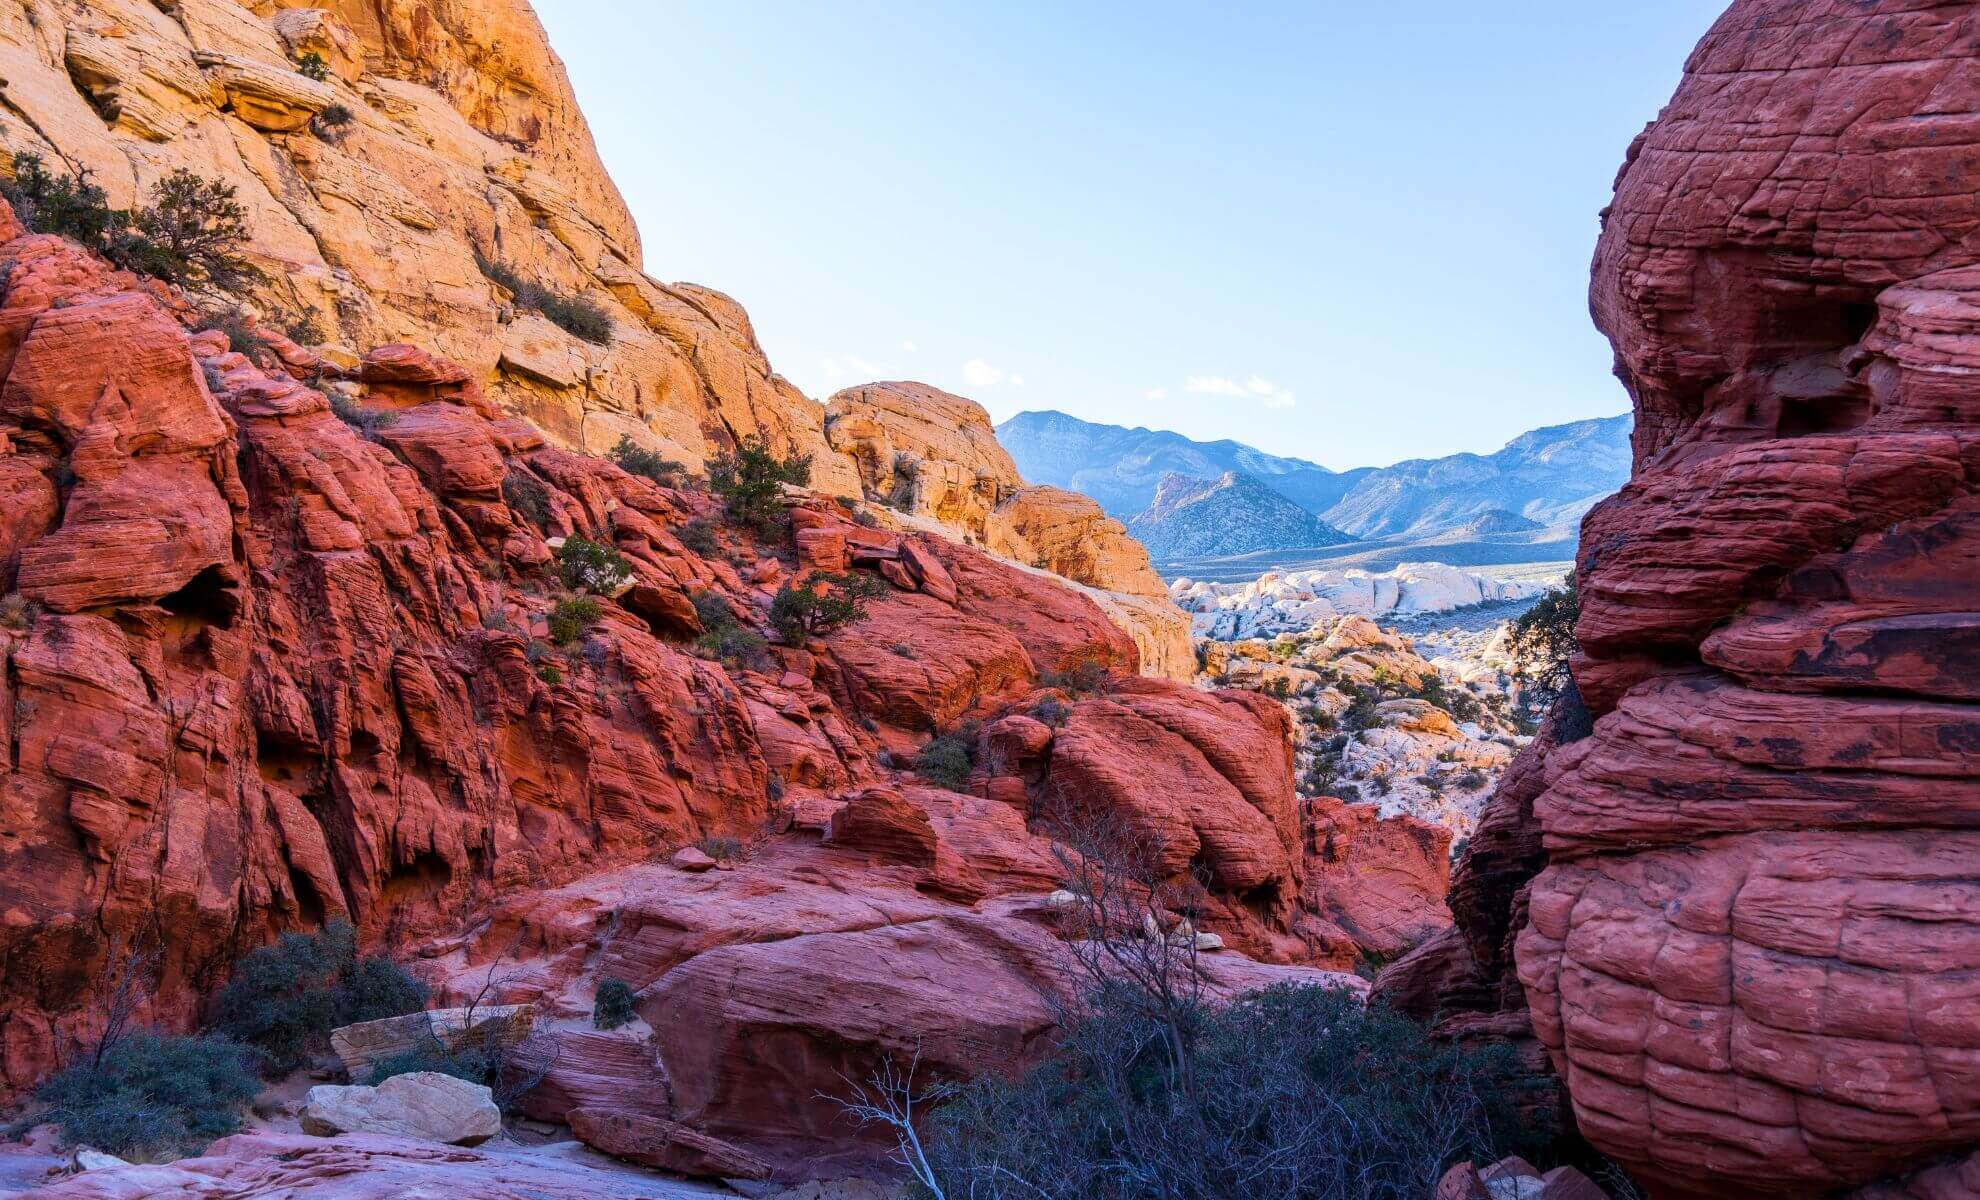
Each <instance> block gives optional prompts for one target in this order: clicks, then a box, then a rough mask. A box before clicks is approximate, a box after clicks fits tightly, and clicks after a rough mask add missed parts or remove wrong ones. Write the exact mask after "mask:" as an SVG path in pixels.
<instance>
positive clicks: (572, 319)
mask: <svg viewBox="0 0 1980 1200" xmlns="http://www.w3.org/2000/svg"><path fill="white" fill-rule="evenodd" d="M477 261H478V262H479V264H480V266H481V273H482V274H483V275H484V276H486V277H487V278H488V279H489V280H491V281H492V282H494V283H498V284H500V285H501V286H502V287H504V288H506V289H508V291H509V294H510V295H512V296H514V297H515V302H516V307H517V308H523V309H528V310H529V311H531V312H534V313H538V314H540V315H541V316H542V317H543V318H544V319H545V320H547V321H549V322H550V323H551V324H552V325H555V326H557V328H559V329H561V330H563V331H564V332H565V333H568V334H570V335H571V336H572V337H575V338H581V339H583V340H584V341H587V342H590V343H592V344H593V345H597V346H609V345H611V344H612V317H611V314H610V313H607V312H606V311H605V309H604V308H603V307H601V306H599V305H598V304H596V303H594V302H592V301H590V300H587V299H586V298H585V297H583V296H575V295H571V294H569V293H566V292H560V291H558V290H557V289H555V288H553V287H549V286H548V285H545V284H541V283H537V282H536V281H535V280H532V279H525V278H523V276H522V274H521V273H520V272H519V271H517V270H516V269H515V268H514V267H511V266H509V265H508V264H507V263H501V262H496V261H494V260H492V259H487V258H478V259H477Z"/></svg>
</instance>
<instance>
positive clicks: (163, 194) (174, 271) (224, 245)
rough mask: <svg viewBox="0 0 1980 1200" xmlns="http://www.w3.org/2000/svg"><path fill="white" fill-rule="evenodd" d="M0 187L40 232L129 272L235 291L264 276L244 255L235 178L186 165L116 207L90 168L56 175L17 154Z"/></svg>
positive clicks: (33, 157) (242, 212)
mask: <svg viewBox="0 0 1980 1200" xmlns="http://www.w3.org/2000/svg"><path fill="white" fill-rule="evenodd" d="M13 168H14V177H13V179H12V180H11V181H9V182H8V183H7V184H5V185H4V187H0V192H4V194H5V195H6V197H7V200H8V202H9V203H10V204H11V205H13V208H14V212H15V215H16V216H18V217H19V218H20V219H21V222H22V223H23V224H25V225H26V226H27V227H28V228H30V229H33V230H35V231H36V232H38V233H53V234H60V235H61V236H63V237H66V238H69V239H70V240H72V241H75V242H77V243H79V244H81V245H83V246H85V247H87V248H88V249H90V250H94V251H96V252H97V253H98V254H101V255H102V256H103V257H105V258H107V259H109V260H110V261H111V262H112V263H114V264H116V265H117V266H119V267H122V268H123V269H125V270H127V271H136V272H138V273H139V274H141V275H151V276H154V277H156V278H159V279H163V280H165V281H167V282H168V283H175V284H179V285H181V286H185V287H193V288H199V289H203V290H214V289H217V290H219V291H223V292H230V291H235V290H237V289H239V288H240V287H242V286H243V285H246V284H249V283H253V282H256V281H258V280H260V279H261V278H263V276H262V273H261V271H260V270H259V269H257V268H256V267H255V266H253V264H251V263H249V262H248V261H247V259H245V258H243V257H242V256H241V249H242V247H244V246H245V245H246V244H247V241H248V228H247V209H245V208H244V207H242V206H241V203H240V201H239V200H236V199H235V198H234V197H235V192H234V188H233V186H232V185H230V184H225V183H219V182H217V181H214V180H210V179H202V178H201V177H200V176H198V175H195V174H193V173H192V172H191V171H188V170H186V169H185V168H183V167H181V168H179V169H178V170H175V171H173V172H172V173H171V174H169V175H167V176H166V177H165V178H163V179H161V180H159V181H158V183H157V184H155V185H153V187H152V189H151V192H150V195H149V200H150V203H148V204H146V205H143V206H141V207H138V208H136V209H122V208H114V207H112V206H111V204H110V202H109V198H108V196H107V195H106V194H105V192H104V191H103V189H102V188H100V187H98V186H96V185H95V184H94V183H91V182H90V177H89V172H88V171H87V170H83V171H79V172H78V173H77V174H75V175H73V176H69V175H55V174H51V173H50V172H49V171H48V169H47V167H46V166H45V165H44V164H43V162H42V160H41V156H40V155H38V154H32V153H28V152H25V151H24V152H21V153H17V154H15V155H14V159H13Z"/></svg>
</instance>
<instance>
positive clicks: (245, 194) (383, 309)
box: [0, 0, 858, 493]
mask: <svg viewBox="0 0 1980 1200" xmlns="http://www.w3.org/2000/svg"><path fill="white" fill-rule="evenodd" d="M311 52H313V53H317V54H319V55H320V56H322V57H323V58H324V60H325V61H326V63H327V64H328V65H329V67H330V71H329V77H328V78H327V79H325V80H323V81H321V82H319V81H316V80H312V79H309V78H307V77H305V76H304V75H303V74H301V73H300V72H299V71H298V69H297V59H298V58H299V56H300V55H302V54H304V53H311ZM0 70H4V74H5V76H6V78H7V81H8V96H9V98H10V100H11V104H10V105H9V107H8V108H7V110H6V111H5V112H4V113H0V147H3V148H4V149H5V150H6V151H8V152H12V151H21V150H26V151H33V152H36V153H39V154H41V155H42V156H43V158H44V159H46V160H47V161H48V162H49V163H50V164H52V165H56V166H64V165H66V167H67V168H68V169H74V168H77V167H82V168H87V169H89V170H91V171H93V172H94V174H95V178H96V180H97V181H98V182H99V183H101V184H102V185H103V186H104V188H105V189H106V190H107V191H108V192H109V193H110V197H111V200H112V201H113V202H114V203H117V204H124V205H128V204H130V203H132V202H133V201H136V200H139V199H141V198H142V197H143V196H144V194H145V193H146V192H147V191H148V190H149V188H150V187H151V185H152V184H154V183H155V182H157V181H158V180H159V179H160V178H161V177H163V176H164V175H165V174H167V173H168V172H169V171H171V170H172V169H174V168H178V167H185V168H189V169H191V170H193V171H194V172H196V173H198V174H199V175H201V176H204V177H206V178H209V179H217V180H220V181H223V182H226V183H228V184H231V185H233V186H234V187H236V188H237V189H238V190H239V197H240V200H241V202H242V203H243V204H244V205H245V206H246V207H247V209H248V224H249V226H250V228H251V230H252V234H253V248H254V257H255V258H256V259H257V260H258V261H259V262H260V263H261V265H262V266H263V267H264V268H265V269H266V270H268V271H269V272H270V273H272V274H274V275H276V276H277V277H279V278H280V279H281V280H282V284H283V292H284V295H283V298H282V299H281V300H280V301H279V302H277V301H269V300H264V302H263V303H262V305H261V307H263V308H264V309H268V310H269V315H271V316H276V315H280V316H283V317H289V318H293V317H300V316H303V315H308V316H310V317H311V318H312V319H313V320H314V321H315V323H316V324H317V325H318V326H319V327H320V328H321V329H322V330H323V331H324V333H323V336H325V337H326V338H327V339H328V341H329V342H331V343H336V344H340V345H343V346H346V347H359V348H362V347H368V346H375V345H381V344H385V343H390V342H401V341H404V342H413V343H417V344H419V345H422V346H426V347H430V348H432V349H434V350H436V351H437V352H439V353H440V354H443V355H446V356H447V357H449V358H450V359H453V360H454V361H457V362H460V363H462V364H464V365H465V366H466V367H467V369H468V373H469V375H470V377H471V378H473V379H474V380H475V381H476V382H478V383H479V384H480V385H481V386H482V387H483V388H484V389H486V390H487V392H488V393H489V395H490V396H491V398H493V399H494V400H496V401H497V402H498V403H499V404H501V405H503V406H504V407H506V408H508V409H510V410H511V411H518V412H521V413H523V414H525V415H526V416H528V417H529V418H530V419H531V420H533V421H535V422H536V423H537V424H538V425H539V426H541V427H542V428H543V429H544V430H545V431H546V432H547V433H548V434H549V435H550V436H551V438H552V439H553V440H555V441H556V442H558V443H560V444H562V445H565V446H569V447H573V448H578V449H589V450H592V451H594V452H599V451H604V450H607V449H609V448H611V446H613V445H614V444H615V443H616V442H617V441H618V440H619V438H620V437H622V436H631V437H633V438H634V440H636V441H640V442H643V443H646V444H648V445H650V446H652V447H653V448H655V449H657V450H659V451H661V452H662V453H664V454H666V455H667V456H668V457H671V458H674V459H677V460H680V461H683V462H686V463H688V464H690V465H691V466H698V465H699V464H700V463H701V462H702V460H703V459H704V457H705V456H706V455H708V454H710V453H713V452H714V451H716V450H719V449H721V448H724V447H726V446H729V445H732V444H733V443H734V441H735V439H737V438H739V437H741V436H743V435H745V434H750V433H762V434H764V435H765V436H766V437H767V438H768V439H769V440H770V441H771V442H772V444H773V445H775V446H777V447H778V448H779V449H790V450H796V451H799V452H807V453H812V454H814V455H815V456H816V457H815V463H814V471H815V474H816V477H817V481H818V483H819V484H820V485H821V486H822V487H825V488H826V489H828V490H831V491H836V492H839V493H853V492H856V491H857V488H858V481H857V479H856V477H855V475H854V472H853V469H852V464H851V463H850V461H849V460H847V459H845V458H843V457H841V456H839V455H837V454H835V453H832V452H831V451H830V450H829V449H828V448H827V447H826V445H825V441H824V430H823V417H824V414H823V410H822V408H821V407H820V406H819V405H818V404H817V403H816V402H814V401H811V400H808V399H806V398H805V397H804V396H802V395H801V394H799V393H798V391H797V389H796V388H794V387H792V386H791V385H790V384H789V383H786V382H785V381H784V380H783V379H782V378H781V377H779V376H777V375H776V374H774V373H773V372H772V371H771V369H770V365H769V363H768V361H767V360H766V359H765V358H764V355H763V352H762V350H761V348H760V347H759V346H758V345H757V342H756V338H755V334H754V333H753V331H752V330H751V328H750V324H749V318H748V317H747V315H745V314H744V312H743V310H742V309H741V307H739V306H738V305H737V304H736V303H735V302H733V301H731V300H730V299H728V298H727V297H726V296H723V295H721V294H719V293H716V292H713V291H709V290H707V289H705V288H700V287H696V286H693V285H689V284H674V285H669V284H663V283H660V282H658V281H656V280H653V279H649V278H648V277H647V276H646V275H644V274H643V273H642V271H641V266H640V264H641V255H640V244H639V234H638V231H637V230H636V229H635V228H634V226H633V222H632V218H631V216H630V215H629V214H628V213H627V211H626V208H625V205H624V203H623V201H622V200H621V199H620V197H619V193H618V190H617V189H616V188H615V187H614V186H613V184H612V181H611V180H610V179H609V178H608V177H607V176H606V174H605V171H604V168H603V167H602V165H601V164H600V162H599V159H598V155H597V151H596V150H595V149H594V147H593V145H592V141H591V135H590V131H589V130H588V129H587V127H586V125H585V121H584V117H583V115H582V114H581V113H580V112H579V111H578V108H577V102H576V98H575V96H574V95H573V94H572V91H571V87H570V83H569V81H568V80H567V79H566V78H565V75H564V69H563V66H562V64H561V63H559V62H558V61H557V58H556V55H555V54H554V53H552V51H551V49H550V47H549V44H548V42H547V40H546V39H545V36H544V33H543V29H542V27H541V25H540V24H539V23H538V22H537V19H536V16H535V14H534V13H533V12H531V11H530V8H529V6H528V4H527V3H526V2H525V0H494V2H492V3H486V4H472V5H439V6H434V5H430V4H423V3H414V2H413V0H386V2H384V3H369V2H365V3H360V2H358V0H328V2H326V3H324V4H322V5H319V6H316V7H313V8H300V7H291V6H288V5H275V4H257V5H249V6H246V7H243V6H241V5H237V4H233V3H229V2H222V3H197V4H187V5H183V6H180V5H171V6H166V7H162V8H161V7H160V6H158V5H153V4H145V3H138V2H132V0H82V2H79V3H69V4H52V3H44V2H37V3H35V4H33V5H30V6H29V7H28V8H25V9H22V10H20V11H19V12H17V13H15V14H14V15H13V16H11V17H10V18H7V19H5V20H4V21H0ZM332 107H338V108H341V109H343V110H344V111H346V112H348V113H349V114H350V116H351V119H350V120H349V121H348V122H346V123H344V124H342V125H337V126H335V127H331V126H329V125H327V124H325V123H324V121H323V120H322V118H321V114H322V113H323V112H324V111H325V110H327V109H330V108H332ZM0 157H4V156H0ZM477 256H480V258H482V259H486V260H490V261H499V262H501V263H503V264H505V265H507V266H509V267H511V268H513V269H514V270H515V271H516V272H517V274H518V275H519V276H520V277H522V278H523V279H525V280H528V281H530V282H532V283H536V284H541V285H543V286H547V287H550V288H553V289H556V290H558V291H560V292H563V293H566V294H572V295H580V296H583V297H584V298H586V299H588V300H590V301H592V302H594V303H596V304H598V305H600V306H602V307H603V308H604V310H605V311H606V312H607V313H608V314H609V316H610V318H611V326H612V336H611V342H610V344H609V345H594V344H593V343H591V342H587V341H582V340H580V339H578V338H576V337H574V336H572V335H571V334H569V333H566V332H564V331H563V330H562V329H560V328H558V327H557V326H555V325H552V324H550V323H549V322H548V321H545V320H544V319H543V318H541V317H540V316H537V315H535V314H534V313H530V312H528V311H526V310H523V309H520V308H518V307H517V306H516V305H515V304H514V303H513V302H512V301H513V298H512V297H511V296H509V295H508V294H507V292H506V291H505V290H504V289H502V288H501V287H500V286H498V285H497V284H495V283H493V282H491V281H490V280H489V279H488V278H487V277H485V276H484V274H483V272H482V271H481V270H480V268H479V267H478V265H477ZM278 309H279V310H280V311H279V312H277V311H276V310H278Z"/></svg>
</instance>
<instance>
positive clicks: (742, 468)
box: [708, 434, 811, 537]
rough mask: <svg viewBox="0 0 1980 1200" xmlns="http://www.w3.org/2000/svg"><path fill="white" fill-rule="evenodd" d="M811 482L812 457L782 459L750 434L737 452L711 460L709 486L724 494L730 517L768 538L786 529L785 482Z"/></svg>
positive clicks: (798, 456) (709, 464)
mask: <svg viewBox="0 0 1980 1200" xmlns="http://www.w3.org/2000/svg"><path fill="white" fill-rule="evenodd" d="M810 482H811V456H810V455H808V454H804V455H797V456H794V457H791V458H779V457H778V456H777V455H775V454H773V453H771V451H770V448H769V446H768V445H766V444H765V443H764V441H763V439H762V438H761V437H759V436H757V435H756V434H750V435H749V436H748V437H746V438H744V439H743V440H742V441H741V442H740V443H738V444H737V446H736V449H735V451H734V453H725V454H718V455H716V456H715V457H714V458H712V459H710V460H709V462H708V486H709V487H711V488H713V489H714V491H715V494H716V495H718V496H720V497H722V500H723V502H724V503H725V504H726V505H727V507H728V512H729V517H730V518H731V519H732V520H734V521H736V522H738V523H739V524H743V525H747V526H749V527H750V528H752V529H754V530H756V532H757V533H758V534H760V535H762V536H764V537H775V536H777V535H778V534H779V533H780V532H782V529H783V520H784V485H785V484H790V485H792V486H795V487H803V486H805V485H806V484H809V483H810Z"/></svg>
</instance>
